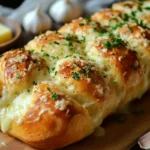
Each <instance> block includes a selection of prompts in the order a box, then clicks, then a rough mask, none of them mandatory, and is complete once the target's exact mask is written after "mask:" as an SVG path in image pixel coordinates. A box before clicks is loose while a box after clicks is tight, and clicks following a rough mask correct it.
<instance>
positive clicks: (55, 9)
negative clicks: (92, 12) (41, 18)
mask: <svg viewBox="0 0 150 150" xmlns="http://www.w3.org/2000/svg"><path fill="white" fill-rule="evenodd" d="M82 13H83V7H82V6H81V4H80V3H79V2H78V1H75V0H72V1H71V0H59V1H56V2H55V3H54V4H52V6H51V7H50V8H49V14H50V15H51V17H52V18H53V19H54V20H55V21H56V22H58V23H66V22H70V21H71V20H72V19H75V18H78V17H80V16H81V15H82Z"/></svg>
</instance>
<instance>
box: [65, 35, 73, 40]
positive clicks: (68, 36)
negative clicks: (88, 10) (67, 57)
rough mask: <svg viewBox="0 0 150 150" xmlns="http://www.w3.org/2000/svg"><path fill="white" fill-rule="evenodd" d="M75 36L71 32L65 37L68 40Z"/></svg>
mask: <svg viewBox="0 0 150 150" xmlns="http://www.w3.org/2000/svg"><path fill="white" fill-rule="evenodd" d="M72 38H73V36H72V35H70V34H68V35H67V36H66V37H65V39H66V40H67V41H68V40H71V39H72Z"/></svg>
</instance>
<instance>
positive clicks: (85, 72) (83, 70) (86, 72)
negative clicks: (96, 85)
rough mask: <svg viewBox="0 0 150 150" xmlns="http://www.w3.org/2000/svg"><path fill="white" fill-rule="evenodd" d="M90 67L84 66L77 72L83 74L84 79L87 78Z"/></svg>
mask: <svg viewBox="0 0 150 150" xmlns="http://www.w3.org/2000/svg"><path fill="white" fill-rule="evenodd" d="M91 68H92V67H91V66H86V67H85V68H84V69H81V70H79V73H83V74H85V75H86V77H87V78H88V77H89V72H90V71H91Z"/></svg>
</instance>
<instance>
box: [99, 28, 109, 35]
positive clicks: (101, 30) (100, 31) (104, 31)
mask: <svg viewBox="0 0 150 150" xmlns="http://www.w3.org/2000/svg"><path fill="white" fill-rule="evenodd" d="M98 33H99V35H103V34H105V33H107V31H106V30H104V29H100V30H99V31H98Z"/></svg>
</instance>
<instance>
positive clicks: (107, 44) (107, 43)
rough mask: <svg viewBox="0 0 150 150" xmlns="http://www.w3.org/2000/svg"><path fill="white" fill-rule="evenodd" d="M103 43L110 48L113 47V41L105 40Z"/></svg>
mask: <svg viewBox="0 0 150 150" xmlns="http://www.w3.org/2000/svg"><path fill="white" fill-rule="evenodd" d="M103 44H104V46H105V47H106V48H107V49H110V48H111V47H112V45H111V42H108V41H104V42H103Z"/></svg>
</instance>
